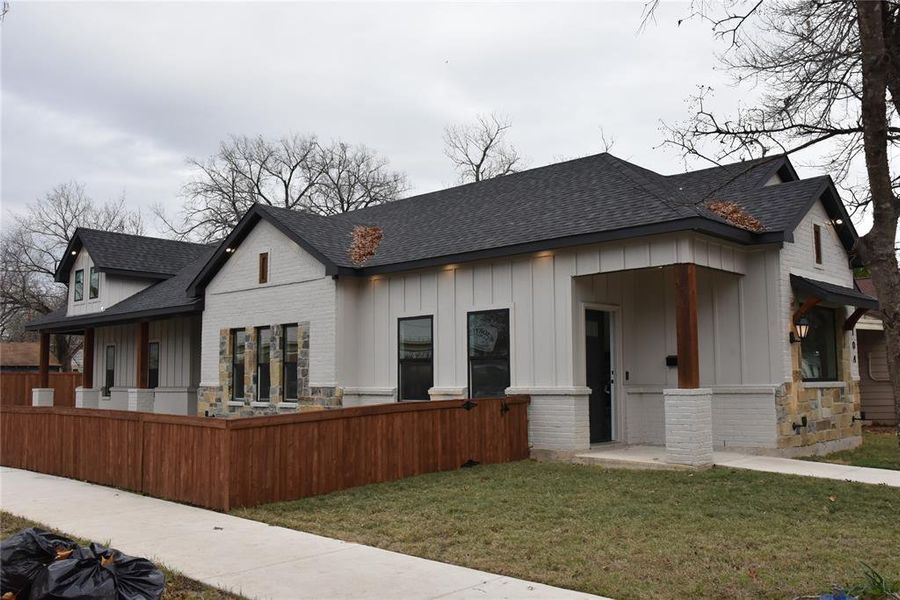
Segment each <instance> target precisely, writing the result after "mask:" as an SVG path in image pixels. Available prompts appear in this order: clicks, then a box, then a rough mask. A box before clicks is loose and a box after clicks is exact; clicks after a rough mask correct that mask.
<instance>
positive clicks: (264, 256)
mask: <svg viewBox="0 0 900 600" xmlns="http://www.w3.org/2000/svg"><path fill="white" fill-rule="evenodd" d="M259 282H260V283H268V282H269V253H268V252H260V253H259Z"/></svg>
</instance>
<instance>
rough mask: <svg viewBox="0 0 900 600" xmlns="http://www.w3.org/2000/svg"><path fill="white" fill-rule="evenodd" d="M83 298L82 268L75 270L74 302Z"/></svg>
mask: <svg viewBox="0 0 900 600" xmlns="http://www.w3.org/2000/svg"><path fill="white" fill-rule="evenodd" d="M82 300H84V269H78V270H77V271H75V302H81V301H82Z"/></svg>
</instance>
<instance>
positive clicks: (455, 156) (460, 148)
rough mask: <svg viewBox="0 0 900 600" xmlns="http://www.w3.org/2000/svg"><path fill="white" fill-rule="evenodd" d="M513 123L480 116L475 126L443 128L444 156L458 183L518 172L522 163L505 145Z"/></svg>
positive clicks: (511, 148) (488, 116) (516, 153)
mask: <svg viewBox="0 0 900 600" xmlns="http://www.w3.org/2000/svg"><path fill="white" fill-rule="evenodd" d="M511 127H512V122H511V121H510V120H509V119H508V118H505V117H499V116H497V115H495V114H491V115H479V116H477V117H476V118H475V122H474V123H469V124H451V125H448V126H447V127H445V128H444V154H445V155H446V156H447V158H449V159H450V160H451V161H452V162H453V166H454V168H455V169H456V172H457V174H458V175H459V181H460V182H461V183H465V182H470V181H482V180H484V179H490V178H492V177H500V176H503V175H509V174H510V173H515V172H516V171H519V170H521V168H522V166H523V160H522V158H521V157H520V156H519V153H518V152H517V151H516V149H515V148H514V147H513V146H512V145H511V144H509V143H507V142H506V133H507V132H508V131H509V129H510V128H511Z"/></svg>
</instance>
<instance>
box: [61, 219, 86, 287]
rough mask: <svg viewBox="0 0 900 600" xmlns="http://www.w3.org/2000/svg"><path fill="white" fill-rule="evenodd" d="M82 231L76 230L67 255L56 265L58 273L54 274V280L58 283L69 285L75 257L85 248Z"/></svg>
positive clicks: (68, 246) (67, 245) (67, 249)
mask: <svg viewBox="0 0 900 600" xmlns="http://www.w3.org/2000/svg"><path fill="white" fill-rule="evenodd" d="M80 229H81V228H78V229H75V233H74V234H73V235H72V239H70V240H69V243H68V244H66V252H65V254H63V255H62V258H60V259H59V262H58V263H57V265H56V271H55V272H54V273H53V280H54V281H56V282H57V283H65V284H68V283H69V271H71V270H72V263H74V262H75V257H76V256H77V255H78V252H80V251H81V249H82V248H83V247H84V242H82V241H81V235H80V233H79V230H80ZM73 252H74V253H75V254H74V255H73V254H72V253H73Z"/></svg>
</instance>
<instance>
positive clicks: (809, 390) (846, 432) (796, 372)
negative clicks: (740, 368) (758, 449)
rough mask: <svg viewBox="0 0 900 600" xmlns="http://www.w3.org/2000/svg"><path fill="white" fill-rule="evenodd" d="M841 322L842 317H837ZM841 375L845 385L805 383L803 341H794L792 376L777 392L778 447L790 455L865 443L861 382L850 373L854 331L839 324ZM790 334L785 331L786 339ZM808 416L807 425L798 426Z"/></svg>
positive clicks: (829, 450) (820, 451) (792, 346)
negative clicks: (802, 355)
mask: <svg viewBox="0 0 900 600" xmlns="http://www.w3.org/2000/svg"><path fill="white" fill-rule="evenodd" d="M838 321H840V319H839V320H838ZM837 328H838V331H836V332H835V335H837V336H840V338H839V339H841V340H842V343H841V344H838V352H839V354H840V356H839V363H840V376H841V378H842V379H841V382H840V383H842V384H843V385H840V386H837V387H823V384H821V383H808V384H807V383H804V382H803V379H802V375H801V370H800V344H799V343H795V344H791V379H792V381H791V382H790V383H785V384H783V385H782V386H781V387H780V388H779V389H778V391H777V392H776V394H775V403H776V406H775V408H776V416H777V419H778V448H779V449H781V450H782V451H783V452H782V453H783V454H786V455H789V456H802V455H809V454H825V453H828V452H834V451H836V450H842V449H846V448H854V447H856V446H858V445H860V444H861V443H862V437H861V436H862V424H861V423H860V421H859V420H854V419H853V417H854V416H858V415H859V410H860V395H859V382H858V381H854V380H853V378H852V376H851V364H850V361H851V356H853V353H852V352H851V351H850V344H851V343H852V341H851V338H852V336H851V334H850V332H845V331H843V328H842V325H841V323H840V322H839V323H837ZM787 336H788V334H787V333H786V334H785V339H787ZM803 417H806V427H802V426H801V427H797V428H795V427H794V425H795V424H797V425H799V424H800V423H801V422H802V419H803Z"/></svg>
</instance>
